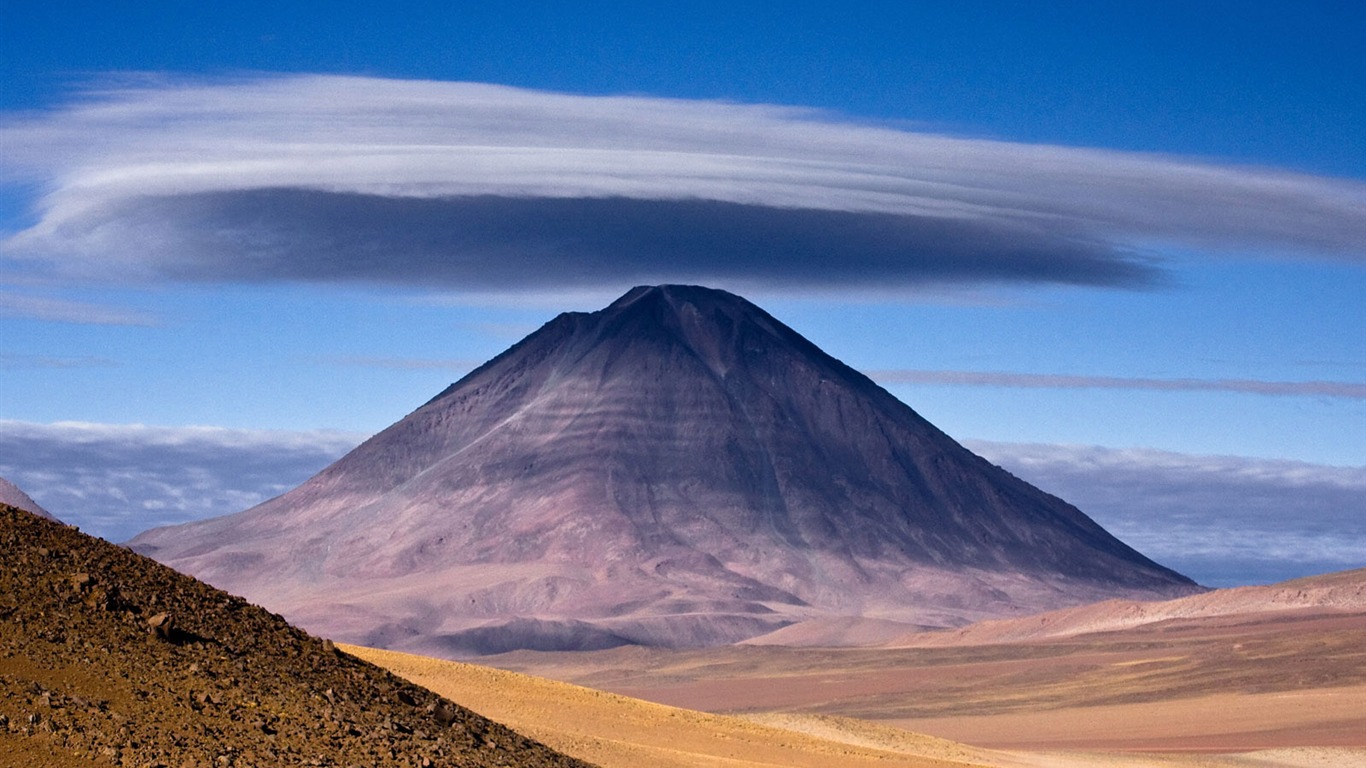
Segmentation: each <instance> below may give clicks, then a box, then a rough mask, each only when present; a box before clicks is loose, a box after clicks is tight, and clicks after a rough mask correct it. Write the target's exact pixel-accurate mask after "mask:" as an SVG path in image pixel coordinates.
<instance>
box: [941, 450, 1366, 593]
mask: <svg viewBox="0 0 1366 768" xmlns="http://www.w3.org/2000/svg"><path fill="white" fill-rule="evenodd" d="M964 444H965V445H967V446H968V447H969V448H970V449H972V450H973V451H976V452H977V453H980V454H981V455H983V456H984V457H986V458H987V459H989V460H991V461H993V462H995V463H997V464H999V465H1001V466H1003V467H1005V468H1006V469H1007V470H1009V471H1011V472H1012V473H1014V474H1016V475H1018V476H1019V477H1021V478H1023V479H1025V480H1028V481H1029V482H1031V483H1033V484H1035V485H1037V486H1039V487H1040V488H1042V489H1044V490H1046V491H1048V492H1050V493H1052V494H1054V495H1056V496H1060V497H1061V498H1064V499H1066V500H1068V501H1069V502H1071V503H1072V504H1074V505H1076V506H1077V507H1078V508H1080V509H1081V510H1082V511H1083V512H1086V513H1087V514H1088V515H1090V516H1091V517H1092V518H1094V519H1095V520H1096V522H1098V523H1100V524H1101V525H1103V526H1104V527H1105V528H1106V529H1108V530H1109V531H1110V532H1112V533H1114V534H1115V535H1116V536H1119V537H1120V538H1121V539H1123V540H1124V541H1125V542H1127V543H1128V544H1130V545H1131V546H1133V547H1134V548H1136V549H1138V550H1139V551H1140V552H1143V553H1144V554H1146V555H1148V556H1149V557H1152V558H1153V559H1155V560H1157V561H1158V562H1160V563H1162V564H1164V565H1168V566H1171V567H1174V568H1176V569H1177V570H1179V571H1182V572H1183V573H1185V574H1187V575H1188V576H1191V577H1192V578H1195V579H1196V580H1197V581H1200V582H1201V583H1204V584H1207V585H1211V586H1229V585H1233V584H1244V583H1249V582H1271V581H1279V580H1283V579H1287V578H1293V577H1296V576H1303V575H1308V574H1312V573H1323V572H1327V571H1334V570H1345V569H1348V568H1360V567H1363V566H1366V467H1337V466H1328V465H1322V464H1309V463H1304V462H1296V461H1286V460H1272V459H1255V458H1246V457H1237V456H1198V455H1190V454H1182V453H1171V452H1166V451H1158V450H1152V449H1115V448H1101V447H1097V446H1060V445H1039V444H1018V443H995V442H986V441H965V442H964Z"/></svg>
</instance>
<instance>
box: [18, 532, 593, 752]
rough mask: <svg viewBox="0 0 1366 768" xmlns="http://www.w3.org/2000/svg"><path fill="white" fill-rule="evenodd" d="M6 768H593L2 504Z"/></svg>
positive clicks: (189, 582)
mask: <svg viewBox="0 0 1366 768" xmlns="http://www.w3.org/2000/svg"><path fill="white" fill-rule="evenodd" d="M0 563H4V564H5V567H3V568H0V765H7V766H8V765H14V766H19V765H25V766H87V765H88V766H99V765H105V766H108V765H136V766H152V765H157V766H172V765H174V766H181V765H185V766H209V765H213V766H275V765H316V766H321V765H367V766H423V765H462V766H488V767H489V768H492V766H507V765H517V766H527V767H528V768H588V765H587V764H586V763H583V762H580V761H578V760H574V759H572V758H569V757H565V756H564V755H561V754H559V753H557V752H553V751H552V750H550V749H549V748H547V747H545V746H543V745H541V744H539V743H536V742H534V741H531V740H529V739H526V738H524V737H522V736H519V735H518V734H516V733H514V732H512V731H510V730H508V729H507V728H505V727H503V726H501V725H498V724H496V723H493V722H490V721H488V720H486V719H484V718H483V717H481V716H479V715H476V714H474V713H473V712H470V711H469V710H467V709H464V708H462V707H460V706H458V705H456V704H454V703H452V702H450V701H448V700H446V699H442V698H441V697H439V696H437V695H436V694H433V693H431V692H430V691H427V690H424V689H422V688H419V687H417V686H415V685H412V684H410V683H408V682H406V681H404V680H402V679H400V678H397V677H394V676H393V675H391V674H389V673H387V672H385V671H383V670H381V669H379V668H378V667H375V666H373V665H371V664H368V663H366V662H363V661H361V660H360V659H357V658H355V657H352V656H349V655H346V654H344V653H339V652H338V651H337V648H336V646H335V645H333V644H332V643H331V642H330V641H326V640H320V639H318V638H316V637H311V636H309V635H307V634H305V633H304V632H301V631H299V630H298V629H295V628H294V627H291V626H289V625H288V624H286V623H285V621H284V620H283V619H281V618H280V617H279V616H276V615H273V614H271V613H268V612H266V611H265V610H262V609H261V608H258V607H256V606H253V605H249V604H247V603H246V602H245V601H244V600H242V599H241V598H238V597H233V596H231V595H228V594H226V593H224V592H220V591H218V590H216V589H213V588H211V587H209V586H207V585H205V584H202V583H200V582H197V581H195V580H194V579H191V578H189V577H188V576H184V575H182V574H179V573H176V572H175V571H173V570H171V569H169V568H166V567H165V566H162V565H160V564H158V563H155V562H153V561H152V560H149V559H147V558H145V557H141V556H139V555H136V554H134V553H132V552H129V551H128V550H126V549H124V548H122V547H118V546H115V545H113V544H110V543H108V542H105V541H101V540H99V539H96V538H93V537H90V536H87V535H85V534H82V533H79V532H77V531H76V530H75V529H74V528H71V527H69V526H65V525H61V524H59V523H56V522H53V521H50V520H44V519H41V518H39V517H37V516H35V515H32V514H29V513H28V512H25V511H22V510H20V509H18V508H16V507H12V506H8V505H0Z"/></svg>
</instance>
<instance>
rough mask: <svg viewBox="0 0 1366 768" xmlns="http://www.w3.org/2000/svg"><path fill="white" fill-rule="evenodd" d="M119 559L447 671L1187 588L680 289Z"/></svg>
mask: <svg viewBox="0 0 1366 768" xmlns="http://www.w3.org/2000/svg"><path fill="white" fill-rule="evenodd" d="M131 546H132V547H133V548H134V549H136V550H137V551H140V552H143V553H146V554H148V555H150V556H152V557H155V558H157V559H159V560H161V561H162V562H164V563H167V564H169V565H172V566H174V567H175V568H177V569H180V570H182V571H184V572H187V573H191V574H194V575H195V576H197V577H199V578H202V579H204V580H205V581H208V582H209V583H212V584H215V585H218V586H221V587H223V588H226V589H229V590H231V591H234V592H237V593H240V594H243V595H246V596H247V597H249V598H251V599H252V600H254V601H257V602H259V603H261V604H262V605H266V606H268V607H270V608H271V609H272V610H277V611H280V612H281V613H283V614H284V615H286V616H288V617H289V618H290V619H291V620H292V621H295V622H296V623H298V624H299V625H300V626H303V627H306V628H309V629H312V630H314V631H318V632H321V633H323V634H327V635H329V636H333V637H336V638H338V639H344V640H347V641H348V642H355V643H358V644H363V645H370V646H378V647H387V648H395V649H403V650H409V651H415V652H420V653H427V654H430V655H437V656H446V657H461V656H469V655H477V654H487V653H497V652H502V651H507V650H512V649H517V648H529V649H541V650H556V649H566V650H577V649H602V648H609V647H614V646H621V645H629V644H638V645H646V646H658V647H704V646H711V645H718V644H726V643H733V642H737V641H742V640H746V639H748V638H754V637H757V636H761V635H765V634H767V633H770V632H773V631H775V630H778V629H781V628H784V627H788V626H791V625H797V624H806V623H809V622H815V623H816V626H817V627H818V630H817V631H815V632H814V635H819V636H821V637H824V638H831V637H843V638H844V639H846V640H847V641H849V642H855V643H857V642H859V640H860V637H862V636H863V635H864V634H866V633H867V632H870V631H871V632H874V633H875V634H876V637H877V638H878V639H885V638H887V637H890V636H893V635H895V634H897V633H898V632H902V631H906V630H909V629H912V628H915V627H923V626H940V627H942V626H957V625H961V624H965V623H967V622H969V621H973V620H977V619H982V618H990V617H1001V616H1018V615H1025V614H1029V613H1034V612H1037V611H1041V610H1047V609H1053V608H1059V607H1063V606H1069V605H1078V604H1082V603H1087V602H1093V601H1096V600H1101V599H1105V598H1112V597H1129V598H1140V599H1150V598H1161V597H1175V596H1179V595H1184V594H1190V593H1192V592H1198V591H1200V589H1199V588H1198V587H1197V586H1196V585H1195V584H1193V583H1192V582H1191V581H1189V580H1188V579H1186V578H1184V577H1182V576H1181V575H1180V574H1177V573H1174V572H1172V571H1170V570H1168V569H1166V568H1163V567H1162V566H1160V565H1158V564H1156V563H1154V562H1152V561H1151V560H1149V559H1147V558H1146V557H1144V556H1143V555H1141V554H1139V553H1138V552H1136V551H1134V550H1133V549H1131V548H1130V547H1128V546H1126V545H1125V544H1124V543H1122V542H1120V541H1118V540H1117V539H1115V538H1114V537H1113V536H1111V535H1110V534H1109V533H1107V532H1106V531H1105V530H1103V529H1102V528H1101V527H1100V526H1099V525H1097V524H1096V523H1095V522H1093V521H1092V520H1091V519H1089V518H1088V517H1086V515H1084V514H1083V513H1082V512H1081V511H1079V510H1077V509H1076V508H1075V507H1072V506H1071V505H1069V504H1067V503H1066V502H1064V501H1062V500H1060V499H1058V498H1056V497H1053V496H1051V495H1049V494H1047V493H1045V492H1043V491H1041V490H1039V489H1037V488H1034V487H1033V486H1030V485H1029V484H1027V483H1025V482H1023V481H1021V480H1019V479H1018V478H1016V477H1014V476H1012V475H1010V474H1009V473H1007V472H1005V471H1004V470H1002V469H1000V468H999V467H996V466H994V465H992V464H990V463H989V462H987V461H986V460H984V459H982V458H980V457H978V456H976V455H974V454H972V453H971V452H969V451H968V450H967V449H965V448H963V447H962V446H961V445H959V444H958V443H957V442H955V441H954V440H952V439H951V438H949V437H948V436H947V435H945V434H944V433H943V432H941V431H939V430H938V429H936V428H935V427H934V426H933V425H931V424H930V423H928V422H927V421H925V420H924V419H923V418H921V417H920V416H919V415H918V414H916V413H915V412H914V411H913V410H911V409H910V408H909V407H907V406H906V405H905V404H903V403H901V402H900V401H899V400H897V399H896V398H895V397H893V396H892V395H890V394H889V393H887V392H886V391H885V390H883V389H882V388H880V387H878V386H877V385H876V384H874V383H873V382H872V381H871V380H869V379H868V378H867V377H865V376H863V375H862V374H859V373H858V372H856V371H854V370H853V369H851V368H849V367H848V366H846V365H844V364H843V363H841V362H839V361H838V360H836V359H834V358H833V357H831V356H830V355H828V354H826V353H824V352H823V351H821V350H820V349H818V348H817V347H816V346H815V345H813V344H811V343H810V342H809V341H807V340H806V339H804V338H802V337H801V336H800V335H799V334H797V333H796V332H795V331H793V330H792V329H790V328H788V327H787V326H785V325H783V324H782V323H780V322H779V321H777V320H776V319H774V318H773V317H771V316H770V315H768V314H767V313H766V312H764V311H763V310H761V309H759V308H758V307H756V306H754V305H753V304H750V303H749V302H747V301H745V300H744V299H742V298H740V297H738V296H734V295H732V294H729V293H725V292H723V291H717V290H711V289H707V288H700V287H695V286H658V287H641V288H636V289H633V290H631V291H630V292H628V293H627V294H625V295H624V296H622V297H621V298H620V299H618V300H617V301H616V302H614V303H613V304H612V305H611V306H609V307H607V308H605V309H603V310H600V311H597V312H592V313H566V314H563V315H560V316H559V317H557V318H555V319H554V320H552V321H551V322H549V323H547V324H546V325H545V326H544V327H542V328H541V329H540V330H538V331H537V332H535V333H533V334H531V335H530V336H528V337H527V338H525V339H523V340H522V341H521V342H519V343H518V344H516V345H515V346H513V347H512V348H511V349H509V350H508V351H506V352H505V353H503V354H502V355H500V356H498V357H497V358H495V359H493V360H492V361H490V362H488V363H487V364H485V365H484V366H482V367H480V368H479V369H478V370H476V371H474V372H472V373H470V374H469V375H468V376H466V377H465V378H464V379H462V380H461V381H459V382H457V383H456V384H454V385H452V386H451V387H450V388H449V389H447V390H446V391H445V392H442V393H440V394H439V395H438V396H437V397H435V398H434V399H432V400H431V401H430V402H428V403H427V404H425V405H423V406H422V407H421V408H419V409H418V410H417V411H415V412H414V413H412V414H411V415H409V416H408V417H406V418H404V419H403V420H401V421H399V422H398V423H396V424H394V425H393V426H391V427H389V428H388V429H386V430H384V431H383V432H381V433H380V434H378V435H376V436H375V437H373V438H371V439H370V440H368V441H366V442H365V443H364V444H363V445H361V446H360V447H358V448H357V449H356V450H355V451H353V452H352V453H350V454H348V455H347V456H345V457H343V458H342V459H340V460H339V461H337V462H336V463H335V464H333V465H332V466H330V467H328V468H327V469H325V470H323V471H322V472H321V473H319V474H318V475H317V476H315V477H313V478H312V479H310V480H309V481H307V482H306V483H305V484H304V485H302V486H300V487H299V488H297V489H295V490H293V491H290V492H289V493H286V494H284V495H283V496H281V497H278V498H276V499H273V500H271V501H268V502H266V503H264V504H262V505H260V506H258V507H256V508H254V509H251V510H247V511H245V512H242V513H239V514H237V515H232V516H228V517H224V518H219V519H216V520H211V521H204V522H199V523H192V524H188V525H184V526H177V527H171V528H163V529H158V530H154V531H150V532H147V533H144V534H143V535H141V536H139V537H137V538H136V539H134V541H133V542H131ZM807 636H813V633H807Z"/></svg>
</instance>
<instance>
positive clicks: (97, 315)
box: [0, 293, 157, 326]
mask: <svg viewBox="0 0 1366 768" xmlns="http://www.w3.org/2000/svg"><path fill="white" fill-rule="evenodd" d="M0 317H16V318H25V319H30V320H45V321H48V322H54V323H77V324H82V325H141V326H153V325H156V324H157V319H156V317H155V316H153V315H152V314H150V313H148V312H142V311H140V310H136V309H125V308H122V307H110V306H106V305H102V304H89V303H86V302H81V301H69V300H66V299H53V298H47V297H43V296H29V295H24V294H17V293H0Z"/></svg>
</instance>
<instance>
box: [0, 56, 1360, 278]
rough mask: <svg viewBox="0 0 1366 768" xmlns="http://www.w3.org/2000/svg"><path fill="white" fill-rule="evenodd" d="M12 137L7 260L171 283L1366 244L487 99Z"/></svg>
mask: <svg viewBox="0 0 1366 768" xmlns="http://www.w3.org/2000/svg"><path fill="white" fill-rule="evenodd" d="M0 139H3V142H4V144H5V146H6V148H7V149H6V156H5V158H4V160H0V170H3V172H4V173H5V175H7V176H9V177H10V178H11V179H17V180H20V181H24V182H26V183H29V184H33V185H35V187H36V188H39V189H41V190H42V191H41V193H40V196H39V197H37V198H36V199H35V200H34V206H35V218H36V223H34V224H33V226H31V227H30V228H28V229H26V230H24V231H21V232H17V233H11V234H10V235H9V236H8V237H7V238H6V239H5V240H4V242H3V245H0V249H2V250H0V253H3V254H4V255H5V256H7V257H10V258H22V259H31V260H35V261H38V262H41V263H46V264H49V265H52V266H54V267H56V268H58V269H61V270H64V271H69V272H74V273H88V274H102V275H107V274H111V273H113V274H119V275H123V276H142V277H145V278H150V279H164V278H167V277H170V278H175V279H184V280H309V281H336V280H355V281H371V282H390V283H406V284H437V285H443V286H448V287H466V288H489V287H494V288H498V287H509V286H525V285H544V284H548V283H550V282H553V283H555V284H563V283H564V282H565V281H566V280H568V281H570V282H580V283H585V284H599V283H603V282H606V281H612V282H619V281H621V280H623V279H628V278H629V279H640V280H679V279H696V280H708V279H727V278H730V279H744V278H756V279H773V278H775V277H779V278H781V279H782V280H785V281H788V282H790V283H796V284H808V283H809V284H831V283H835V284H840V283H843V284H850V285H857V284H862V283H875V284H879V285H886V284H888V283H891V284H898V283H910V282H925V281H931V282H935V281H937V282H978V283H980V282H1021V281H1023V282H1052V283H1076V284H1095V285H1140V284H1145V283H1149V282H1151V281H1152V280H1154V279H1155V278H1156V277H1157V276H1158V275H1159V272H1158V269H1157V267H1156V266H1155V261H1154V258H1153V257H1152V255H1151V253H1150V252H1149V251H1148V250H1147V249H1150V248H1152V247H1154V245H1161V244H1170V245H1175V246H1179V247H1185V248H1190V247H1199V248H1222V249H1229V248H1256V249H1259V250H1271V251H1277V252H1281V253H1285V254H1295V255H1309V256H1318V257H1326V258H1343V259H1357V258H1360V256H1361V251H1360V245H1359V244H1360V243H1361V242H1363V241H1366V185H1363V184H1361V183H1358V182H1352V181H1344V180H1334V179H1325V178H1319V177H1314V176H1308V175H1302V174H1295V173H1290V172H1283V171H1274V170H1260V169H1248V168H1237V167H1226V166H1220V165H1216V164H1211V163H1207V162H1196V161H1190V160H1185V159H1180V158H1171V157H1163V156H1155V155H1142V154H1134V153H1123V152H1113V151H1105V150H1094V149H1078V148H1067V147H1057V146H1044V145H1027V144H1016V143H1009V142H1003V141H991V140H984V139H965V138H955V137H949V136H942V135H935V134H930V133H923V132H914V131H908V130H900V129H895V128H889V127H880V126H874V125H867V124H860V123H854V122H849V121H845V120H841V119H840V118H838V117H836V116H832V115H829V114H824V113H818V112H814V111H810V110H803V109H796V108H788V107H775V106H764V105H742V104H731V103H721V102H699V101H681V100H670V99H658V98H644V97H614V96H606V97H604V96H576V95H566V94H558V93H546V92H539V91H529V90H519V89H514V88H507V87H501V86H493V85H480V84H470V83H446V82H430V81H397V80H384V79H375V78H356V77H336V76H291V77H261V78H254V79H247V80H239V81H232V82H222V81H218V82H209V83H203V82H199V83H186V82H175V81H167V80H164V79H155V78H145V79H141V80H138V81H136V82H131V83H123V84H118V85H111V86H109V87H106V88H104V89H102V90H99V91H95V92H92V93H90V94H88V95H86V96H85V97H83V98H82V99H80V100H78V101H76V102H73V103H71V104H69V105H67V106H65V107H62V108H60V109H57V110H54V111H51V112H47V113H42V114H36V115H26V116H22V117H11V118H9V119H6V120H5V121H4V122H3V123H0Z"/></svg>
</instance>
